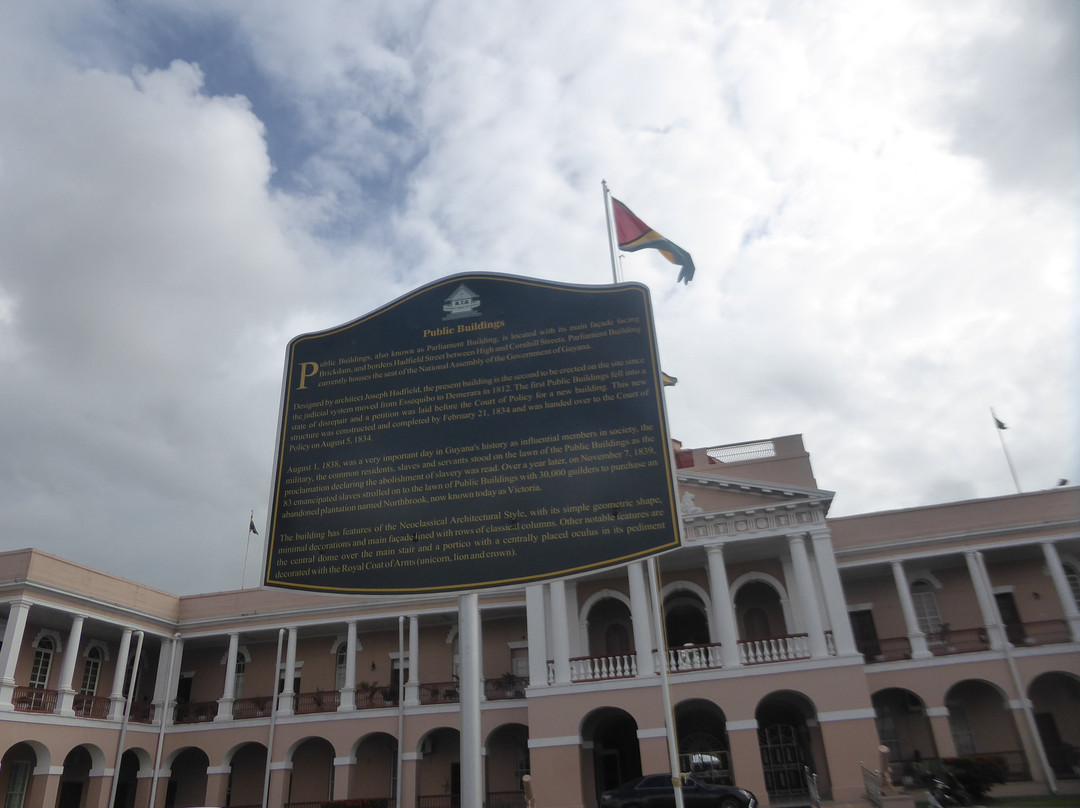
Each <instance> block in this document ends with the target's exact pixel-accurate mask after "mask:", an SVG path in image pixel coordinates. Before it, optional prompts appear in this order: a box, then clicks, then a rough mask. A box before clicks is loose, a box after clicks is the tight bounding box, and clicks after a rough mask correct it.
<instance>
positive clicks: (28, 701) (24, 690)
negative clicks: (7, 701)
mask: <svg viewBox="0 0 1080 808" xmlns="http://www.w3.org/2000/svg"><path fill="white" fill-rule="evenodd" d="M56 698H57V692H56V691H55V690H46V689H45V688H43V687H16V688H15V690H14V691H13V692H12V694H11V702H12V704H13V705H14V706H15V709H16V710H18V711H19V712H23V713H51V712H53V711H54V710H55V709H56Z"/></svg>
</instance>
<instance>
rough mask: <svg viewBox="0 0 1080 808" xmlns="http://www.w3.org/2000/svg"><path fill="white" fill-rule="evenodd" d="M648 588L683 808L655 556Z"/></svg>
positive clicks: (674, 777) (671, 758) (678, 805)
mask: <svg viewBox="0 0 1080 808" xmlns="http://www.w3.org/2000/svg"><path fill="white" fill-rule="evenodd" d="M649 586H650V588H651V589H652V600H653V609H652V615H653V624H654V629H655V634H656V644H657V645H658V646H659V652H658V654H657V658H658V659H659V660H660V692H661V693H662V694H663V699H664V728H665V729H666V730H667V745H668V763H669V765H670V767H671V785H672V788H674V790H675V808H683V805H684V803H683V792H682V776H681V774H680V771H679V744H678V742H677V741H676V740H675V714H674V713H673V712H672V710H671V685H670V683H669V682H668V659H667V632H666V631H665V630H664V612H663V601H661V600H660V569H659V565H658V564H657V563H656V556H649Z"/></svg>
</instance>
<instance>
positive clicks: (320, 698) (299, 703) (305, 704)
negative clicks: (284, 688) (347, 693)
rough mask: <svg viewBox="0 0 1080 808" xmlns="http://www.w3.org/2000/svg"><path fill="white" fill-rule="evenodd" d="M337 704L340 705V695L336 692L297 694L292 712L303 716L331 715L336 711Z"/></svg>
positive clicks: (324, 691)
mask: <svg viewBox="0 0 1080 808" xmlns="http://www.w3.org/2000/svg"><path fill="white" fill-rule="evenodd" d="M339 704H341V693H339V692H338V691H337V690H316V691H315V692H314V693H297V694H296V707H295V708H294V712H295V713H296V714H297V715H305V714H307V713H332V712H335V711H336V710H337V708H338V705H339Z"/></svg>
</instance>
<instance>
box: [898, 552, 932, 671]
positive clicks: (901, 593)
mask: <svg viewBox="0 0 1080 808" xmlns="http://www.w3.org/2000/svg"><path fill="white" fill-rule="evenodd" d="M892 573H893V581H894V582H895V583H896V594H897V596H898V597H899V598H900V611H901V612H902V613H903V615H904V625H906V626H907V636H908V642H909V643H910V644H911V658H912V659H929V658H930V657H932V656H933V654H931V653H930V648H929V647H928V646H927V644H926V635H925V634H923V632H922V629H920V628H919V618H918V617H916V616H915V602H914V601H913V600H912V599H911V584H909V583H908V579H907V574H906V573H905V572H904V565H903V564H901V563H900V562H899V561H893V562H892Z"/></svg>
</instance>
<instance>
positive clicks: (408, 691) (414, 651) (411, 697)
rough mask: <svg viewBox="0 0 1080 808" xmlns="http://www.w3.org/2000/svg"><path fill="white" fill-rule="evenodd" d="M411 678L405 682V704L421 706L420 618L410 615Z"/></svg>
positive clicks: (409, 668) (409, 667) (409, 666)
mask: <svg viewBox="0 0 1080 808" xmlns="http://www.w3.org/2000/svg"><path fill="white" fill-rule="evenodd" d="M408 670H409V678H408V679H406V680H405V704H407V705H408V706H410V707H415V706H417V705H419V704H420V677H419V675H418V674H417V671H419V670H420V616H419V615H415V614H411V615H409V665H408Z"/></svg>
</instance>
